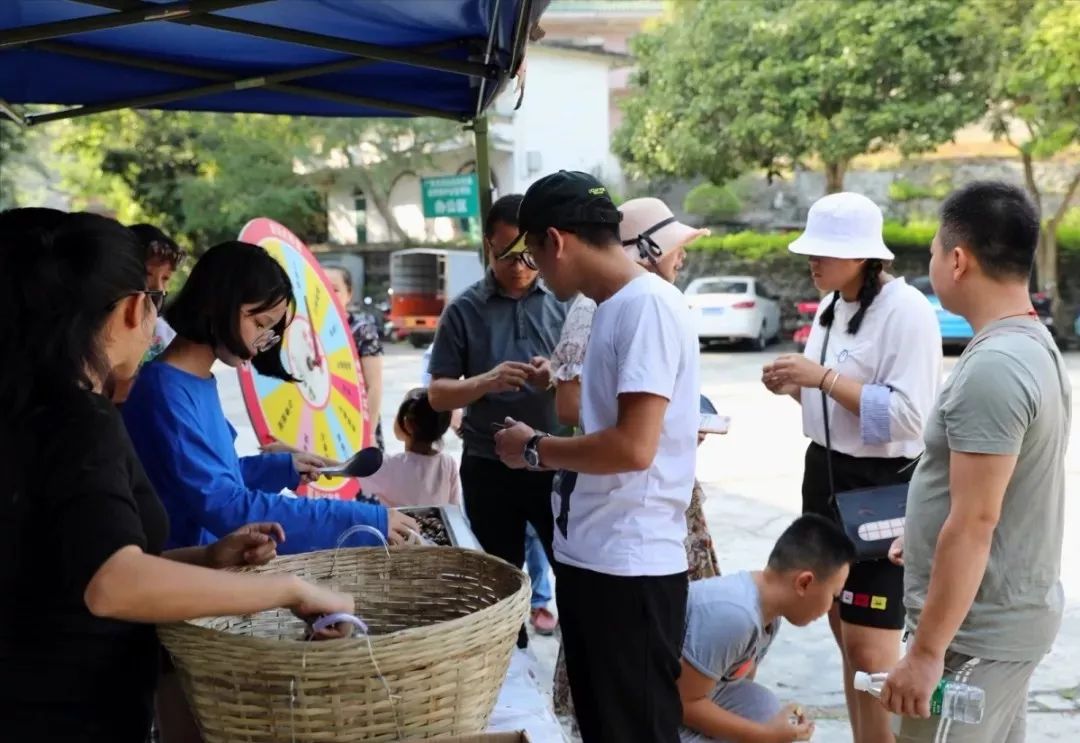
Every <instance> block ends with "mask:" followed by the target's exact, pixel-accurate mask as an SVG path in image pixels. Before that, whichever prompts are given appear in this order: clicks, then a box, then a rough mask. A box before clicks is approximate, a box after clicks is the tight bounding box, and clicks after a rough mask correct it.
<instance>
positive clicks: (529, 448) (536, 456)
mask: <svg viewBox="0 0 1080 743" xmlns="http://www.w3.org/2000/svg"><path fill="white" fill-rule="evenodd" d="M547 435H548V434H546V433H542V432H538V433H536V434H534V435H533V437H532V438H531V439H529V441H528V443H526V444H525V451H524V452H522V455H521V457H522V459H524V460H525V465H526V466H527V467H528V468H529V469H531V470H538V469H540V439H542V438H544V437H545V436H547Z"/></svg>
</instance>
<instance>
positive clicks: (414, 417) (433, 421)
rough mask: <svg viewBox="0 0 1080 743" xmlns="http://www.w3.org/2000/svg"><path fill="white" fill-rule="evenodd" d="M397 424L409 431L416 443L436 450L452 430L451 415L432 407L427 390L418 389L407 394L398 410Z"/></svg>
mask: <svg viewBox="0 0 1080 743" xmlns="http://www.w3.org/2000/svg"><path fill="white" fill-rule="evenodd" d="M406 422H408V423H409V426H408V427H406V425H405V424H406ZM397 424H398V426H400V427H401V430H403V431H406V430H407V431H408V432H409V434H410V435H411V436H412V437H413V440H414V441H415V442H417V443H419V444H421V445H422V446H427V447H430V448H431V449H434V448H435V447H436V445H437V444H438V443H439V442H441V441H442V437H443V434H445V433H446V431H447V429H449V428H450V413H448V412H438V411H436V410H435V409H434V408H433V407H431V402H430V400H428V392H427V390H426V389H424V388H423V387H417V388H416V389H412V390H409V391H408V392H407V393H406V394H405V399H404V400H403V401H402V403H401V407H399V408H398V412H397Z"/></svg>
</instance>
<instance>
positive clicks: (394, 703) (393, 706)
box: [289, 616, 405, 743]
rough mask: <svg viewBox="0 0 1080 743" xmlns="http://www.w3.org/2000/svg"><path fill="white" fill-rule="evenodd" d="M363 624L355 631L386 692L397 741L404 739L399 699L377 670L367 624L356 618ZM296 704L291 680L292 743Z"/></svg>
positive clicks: (303, 662) (304, 664)
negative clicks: (365, 646) (359, 636)
mask: <svg viewBox="0 0 1080 743" xmlns="http://www.w3.org/2000/svg"><path fill="white" fill-rule="evenodd" d="M357 619H360V621H361V622H363V623H364V629H359V628H357V631H358V632H360V634H362V635H363V636H364V640H365V641H366V642H367V649H368V657H369V658H371V665H372V667H373V668H374V669H375V675H376V676H378V678H379V683H380V684H382V687H383V689H384V690H385V691H386V698H387V700H388V701H389V702H390V711H391V712H393V714H394V730H395V731H396V733H397V739H398V740H404V739H405V733H404V731H403V730H402V729H401V717H400V714H399V711H398V702H400V701H401V697H400V696H398V695H397V694H394V693H393V692H392V691H391V690H390V683H389V682H388V681H387V680H386V677H385V676H383V672H382V669H380V668H379V661H377V660H375V646H374V645H372V644H371V635H370V634H368V631H367V629H366V628H367V623H366V622H364V621H363V618H362V617H359V616H358V617H357ZM314 639H315V634H314V633H311V634H310V635H308V637H307V642H312V641H313V640H314ZM300 665H301V669H303V670H306V669H307V653H301V655H300ZM295 704H296V679H295V678H293V679H292V681H291V682H290V683H289V714H290V717H291V718H292V739H293V743H296V716H295V710H294V705H295Z"/></svg>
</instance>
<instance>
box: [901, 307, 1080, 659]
mask: <svg viewBox="0 0 1080 743" xmlns="http://www.w3.org/2000/svg"><path fill="white" fill-rule="evenodd" d="M1070 418H1071V389H1070V386H1069V381H1068V374H1067V372H1066V370H1065V366H1064V363H1063V361H1062V358H1061V354H1060V353H1059V352H1058V349H1057V347H1056V345H1055V344H1054V341H1053V339H1052V338H1051V337H1050V334H1049V333H1048V332H1047V331H1046V329H1045V328H1043V327H1042V326H1041V325H1039V324H1037V323H1035V322H1034V321H1032V320H1030V319H1028V318H1013V319H1007V320H1001V321H998V322H996V323H993V324H992V325H990V326H988V327H987V328H985V329H984V330H983V331H982V332H981V333H979V334H978V335H977V336H976V337H975V338H974V339H973V340H972V342H971V345H969V347H968V349H967V350H966V351H965V352H964V354H963V356H961V357H960V360H959V362H958V363H957V365H956V368H955V370H954V371H953V373H952V375H951V376H950V377H949V379H948V380H947V381H946V383H945V385H944V387H943V388H942V391H941V395H940V396H939V398H938V402H937V406H936V407H935V409H934V411H933V413H932V414H931V416H930V419H929V422H928V423H927V428H926V452H925V454H924V455H923V457H922V460H921V461H920V462H919V466H918V468H917V469H916V471H915V474H914V476H913V478H912V480H911V487H910V490H909V494H908V505H907V525H906V527H905V548H904V563H905V574H904V604H905V606H906V607H907V612H908V613H907V621H908V626H909V628H911V629H914V628H916V627H917V626H918V623H919V616H920V612H921V611H922V608H923V606H924V604H925V602H926V594H927V590H928V588H929V585H930V567H931V564H932V562H933V559H934V550H935V548H936V545H937V539H938V534H939V533H940V531H941V527H942V525H943V524H944V522H945V519H946V517H947V516H948V515H949V509H950V495H949V462H950V454H951V452H954V451H955V452H964V453H969V454H999V455H1016V456H1017V457H1018V460H1017V463H1016V470H1015V472H1014V473H1013V476H1012V479H1011V480H1010V481H1009V485H1008V487H1007V488H1006V490H1005V499H1004V502H1003V504H1002V510H1001V518H1000V521H999V522H998V525H997V527H996V529H995V531H994V537H993V542H992V544H991V547H990V561H989V563H988V564H987V567H986V574H985V575H984V577H983V580H982V583H981V584H980V586H979V591H978V593H977V594H976V596H975V602H974V603H973V604H972V606H971V610H970V611H969V612H968V615H967V618H966V619H965V620H964V623H963V625H962V626H961V627H960V631H959V632H958V633H957V634H956V638H955V639H954V640H953V643H952V644H951V645H950V649H951V650H954V651H956V652H960V653H964V654H966V655H971V656H975V657H979V658H986V659H993V660H1002V661H1034V660H1039V659H1040V658H1042V656H1043V655H1045V654H1046V652H1047V651H1048V650H1049V649H1050V646H1051V645H1052V644H1053V641H1054V637H1055V636H1056V635H1057V631H1058V627H1059V626H1060V623H1061V614H1062V610H1063V606H1064V594H1063V592H1062V588H1061V582H1060V580H1059V573H1060V568H1061V543H1062V531H1063V525H1064V523H1065V450H1066V447H1067V445H1068V440H1069V427H1070Z"/></svg>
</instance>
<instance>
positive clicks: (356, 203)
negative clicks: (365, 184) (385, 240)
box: [353, 191, 367, 245]
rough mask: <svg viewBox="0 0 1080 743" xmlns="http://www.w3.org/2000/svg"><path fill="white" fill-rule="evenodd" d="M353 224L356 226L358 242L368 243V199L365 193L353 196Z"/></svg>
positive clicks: (357, 193)
mask: <svg viewBox="0 0 1080 743" xmlns="http://www.w3.org/2000/svg"><path fill="white" fill-rule="evenodd" d="M353 222H354V223H355V224H356V242H357V244H358V245H363V244H364V243H366V242H367V197H366V196H364V192H363V191H357V192H356V193H355V194H353Z"/></svg>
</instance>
